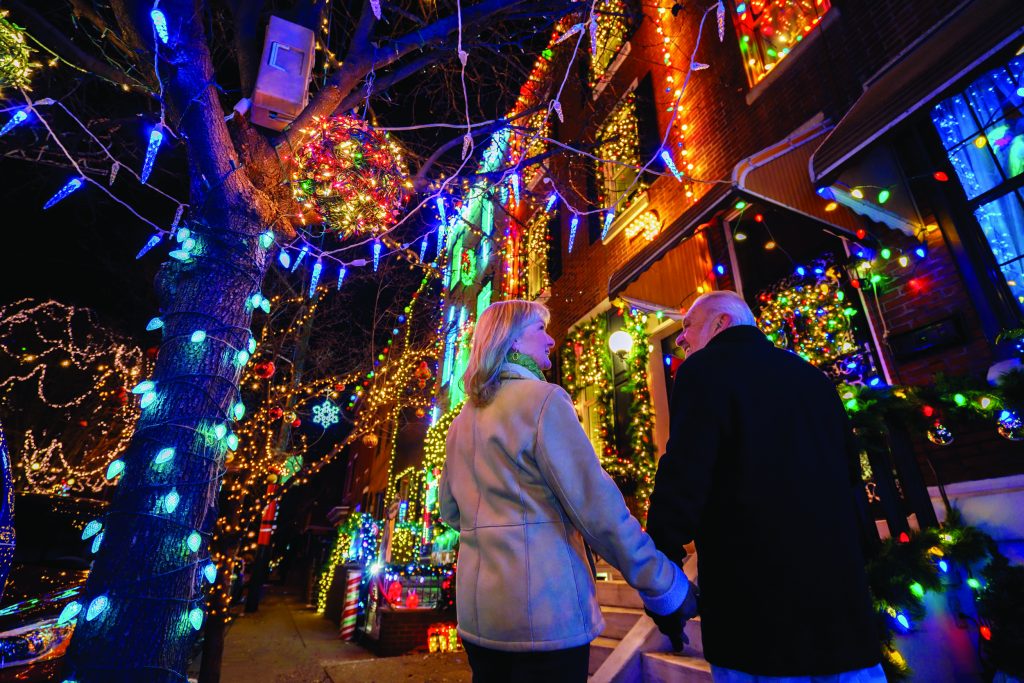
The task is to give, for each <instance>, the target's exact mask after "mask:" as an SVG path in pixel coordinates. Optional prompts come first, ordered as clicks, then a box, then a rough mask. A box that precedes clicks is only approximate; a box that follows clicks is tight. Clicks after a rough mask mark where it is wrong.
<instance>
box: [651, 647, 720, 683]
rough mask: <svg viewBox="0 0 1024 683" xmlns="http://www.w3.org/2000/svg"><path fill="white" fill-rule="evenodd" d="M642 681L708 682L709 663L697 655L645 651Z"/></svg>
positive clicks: (667, 682)
mask: <svg viewBox="0 0 1024 683" xmlns="http://www.w3.org/2000/svg"><path fill="white" fill-rule="evenodd" d="M641 661H642V662H643V675H644V678H643V680H644V683H710V681H711V665H710V664H708V663H707V662H706V661H704V660H703V659H700V658H698V657H687V656H685V655H677V654H673V653H669V652H645V653H644V654H643V655H642V656H641Z"/></svg>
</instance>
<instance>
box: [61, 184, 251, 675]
mask: <svg viewBox="0 0 1024 683" xmlns="http://www.w3.org/2000/svg"><path fill="white" fill-rule="evenodd" d="M194 177H195V176H194ZM204 189H205V188H204ZM242 194H244V193H241V192H230V193H228V192H227V191H226V189H225V186H224V185H221V186H219V187H218V186H215V187H214V189H212V190H206V191H205V193H204V192H197V191H195V188H194V189H193V193H192V196H193V200H196V199H198V200H199V201H194V202H193V204H192V206H194V207H203V208H202V210H201V211H199V212H198V214H197V216H196V219H197V220H195V222H194V224H191V225H190V226H189V228H190V229H191V230H192V238H193V239H195V240H196V246H195V248H194V249H193V254H194V258H191V259H190V260H189V261H188V262H184V263H179V262H177V261H171V262H168V263H167V264H165V266H164V267H163V268H162V269H161V273H160V275H159V276H158V280H157V288H158V291H159V293H160V297H161V302H162V306H161V316H160V317H161V319H162V320H163V323H164V324H163V329H162V334H163V339H162V343H161V346H160V354H159V357H158V360H157V363H156V368H155V370H154V373H153V377H152V378H151V379H152V381H153V382H154V384H155V387H154V388H153V391H154V392H155V396H156V397H155V400H154V401H153V402H152V404H150V405H148V407H146V408H144V409H143V410H142V414H141V416H140V418H139V421H138V424H137V426H136V431H135V434H134V436H133V437H132V440H131V442H130V444H129V447H128V449H127V451H126V452H125V454H124V456H123V458H122V459H123V461H124V464H125V467H124V471H123V473H122V474H121V475H120V478H121V480H120V482H119V483H118V487H117V490H116V492H115V495H114V499H113V502H112V503H111V506H110V509H109V512H108V514H107V516H106V517H105V519H104V520H102V521H103V524H104V527H103V534H104V537H103V542H102V547H101V548H100V550H99V552H98V555H97V557H96V561H95V563H94V565H93V569H92V572H91V573H90V575H89V580H88V583H87V584H86V586H85V590H84V592H83V594H82V596H81V598H80V599H79V602H80V604H81V605H82V611H81V612H80V613H79V614H78V616H77V617H76V621H77V625H76V628H75V635H74V638H73V639H72V642H71V645H70V648H69V650H68V655H67V658H66V662H65V678H68V679H72V680H75V681H77V682H78V683H99V682H101V681H102V682H103V683H119V682H121V681H132V682H135V681H146V682H147V683H163V682H165V681H168V682H169V681H175V682H179V681H184V680H185V677H184V675H183V672H184V670H185V668H186V666H187V664H188V661H189V657H190V655H191V654H192V648H193V645H194V643H195V638H196V636H197V629H196V627H195V625H196V624H199V625H200V627H201V625H202V623H203V622H205V614H206V607H205V601H206V592H207V590H208V589H209V584H208V582H207V580H206V579H205V578H204V571H203V570H204V568H206V566H207V565H208V564H209V554H208V551H207V547H208V545H209V540H210V536H211V532H212V531H213V528H214V525H215V523H216V518H217V501H218V493H219V490H220V485H221V477H222V476H223V474H224V467H225V466H224V456H225V453H226V450H227V443H228V441H229V439H228V438H223V437H222V438H218V436H217V433H216V431H215V430H217V429H219V428H220V426H221V425H223V426H224V427H226V428H227V434H229V435H230V434H231V431H232V424H233V423H232V417H231V411H232V406H233V405H234V404H235V403H236V402H237V401H238V400H239V393H238V381H239V377H240V374H241V368H242V365H243V364H244V363H240V362H239V359H238V352H239V351H242V350H244V349H247V347H248V345H249V341H250V339H251V335H250V332H249V325H250V319H251V313H252V307H251V306H250V305H249V303H248V300H249V298H250V297H251V296H252V295H253V294H254V293H256V292H258V291H259V290H260V285H261V283H262V281H263V276H264V274H265V271H266V266H267V253H266V252H265V251H264V250H262V249H261V248H260V247H259V234H260V232H261V231H262V230H264V229H266V228H265V226H266V225H267V224H268V222H267V221H264V220H261V217H260V216H259V215H258V213H257V209H256V207H255V205H254V203H253V202H251V201H247V200H245V199H242V198H241V197H240V195H242ZM199 330H202V331H204V332H205V338H202V337H203V335H201V334H200V335H196V334H195V333H196V332H197V331H199ZM166 448H173V449H174V453H173V457H172V458H171V459H170V460H168V461H167V462H164V463H162V464H158V463H156V462H155V461H154V457H155V456H156V455H157V454H158V453H159V452H161V451H162V450H163V449H166ZM175 496H177V504H176V505H175V504H174V503H175V501H174V497H175ZM193 532H197V533H199V534H200V535H201V542H200V543H199V546H198V551H193V550H192V549H191V548H190V547H189V536H190V534H192V533H193ZM192 542H193V544H194V543H195V540H193V541H192ZM219 573H223V571H220V572H219ZM101 597H105V598H106V599H107V601H108V602H107V606H106V608H105V609H102V610H100V609H98V607H99V606H100V605H101V604H102V601H100V602H97V600H98V599H99V598H101ZM90 605H92V606H93V609H91V610H90ZM195 610H199V611H195ZM218 616H220V609H219V608H218ZM90 617H91V618H90Z"/></svg>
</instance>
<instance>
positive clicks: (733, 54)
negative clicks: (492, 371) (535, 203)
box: [549, 0, 959, 339]
mask: <svg viewBox="0 0 1024 683" xmlns="http://www.w3.org/2000/svg"><path fill="white" fill-rule="evenodd" d="M958 4H959V0H938V1H934V0H933V1H926V0H911V1H909V2H906V1H905V2H898V1H896V0H883V1H879V0H847V1H843V0H834V1H833V8H834V9H833V10H832V12H833V14H834V16H831V17H829V18H828V20H827V21H826V22H825V23H826V25H825V28H824V29H823V31H822V33H821V35H819V36H817V37H815V38H814V40H811V41H809V42H807V43H806V44H804V45H801V46H800V47H799V49H798V50H797V51H796V52H794V54H793V55H792V56H791V57H789V58H788V59H789V63H787V62H786V61H784V62H782V64H784V65H785V68H784V69H783V70H782V71H781V72H780V73H778V74H773V75H772V76H770V77H769V80H770V83H769V84H768V85H766V86H763V89H762V91H761V93H760V95H759V96H758V97H757V98H756V99H755V100H754V101H753V102H752V103H751V104H748V103H747V101H746V96H747V92H748V91H749V87H748V85H747V80H746V75H745V74H744V71H743V66H742V63H741V62H740V52H739V49H738V47H737V39H736V36H735V33H734V31H733V28H732V24H731V22H728V21H727V26H726V37H725V40H724V42H722V43H719V42H718V37H717V35H715V27H714V17H713V16H712V17H711V18H710V20H709V22H708V23H707V24H706V25H705V28H704V31H705V32H704V36H703V39H702V40H701V44H700V49H699V50H698V53H697V60H698V61H700V62H704V63H707V64H710V68H708V69H705V70H702V71H697V72H694V74H693V76H692V78H691V81H690V83H689V85H688V86H687V90H686V92H685V93H684V95H683V100H682V106H683V110H682V112H681V113H680V117H681V120H682V121H683V122H684V123H685V124H686V126H687V132H686V146H687V148H688V149H689V150H690V153H691V159H692V160H693V162H694V164H695V169H694V170H693V174H694V176H696V177H698V178H702V179H706V180H717V179H727V178H729V177H730V174H731V171H732V168H733V166H734V165H735V164H736V163H737V162H738V161H740V160H741V159H743V158H745V157H747V156H749V155H751V154H753V153H755V152H757V151H759V150H761V149H763V148H764V147H767V146H768V145H770V144H772V143H774V142H777V141H778V140H780V139H782V138H784V137H785V136H786V135H788V134H789V133H790V132H792V131H793V130H794V129H795V128H796V127H798V126H799V125H801V124H802V123H804V122H806V121H808V120H809V119H811V118H812V117H813V116H815V115H816V114H817V113H819V112H824V113H825V115H826V116H829V117H831V118H832V119H833V120H834V121H837V120H838V119H839V118H840V117H841V115H842V113H843V112H844V111H845V110H846V108H847V107H848V106H849V105H850V104H851V103H852V102H853V101H854V100H855V99H856V98H857V96H859V94H860V93H861V85H860V84H861V82H862V80H864V79H866V78H868V77H869V76H870V75H871V74H873V73H874V72H876V71H877V70H878V69H879V68H880V67H882V66H883V65H885V64H886V63H887V62H889V61H890V60H891V59H892V58H893V57H895V56H896V55H897V54H898V53H899V52H900V51H901V50H903V49H904V48H906V47H907V46H908V45H909V44H910V43H911V42H912V41H913V40H914V39H915V38H917V37H918V36H920V35H921V34H922V33H923V32H924V31H925V30H927V28H928V27H930V26H932V25H933V24H934V23H935V22H936V21H938V20H939V19H940V18H941V17H942V16H944V15H946V14H947V13H948V12H949V11H950V10H951V9H952V8H954V7H956V6H957V5H958ZM642 7H643V12H644V15H645V17H644V20H643V21H642V22H641V24H640V26H639V28H638V29H637V31H636V32H635V33H634V35H633V36H632V38H631V39H630V44H631V51H630V54H629V56H628V57H627V58H626V60H625V62H624V63H623V64H622V66H621V67H620V68H619V70H618V71H617V72H616V74H615V76H614V77H613V79H612V81H611V83H610V84H609V86H608V87H607V88H606V89H605V91H604V92H603V93H602V94H601V96H600V97H599V98H598V100H597V102H594V101H592V99H591V97H590V95H589V92H588V91H587V90H586V86H585V84H583V85H581V84H580V83H579V82H578V81H576V80H575V79H572V78H571V79H570V82H569V84H568V86H567V88H566V90H565V92H564V94H563V96H562V98H561V99H562V104H563V108H564V110H565V113H566V116H565V119H566V120H565V123H564V124H562V125H561V126H559V137H560V138H561V139H562V140H566V141H574V140H583V141H587V140H592V139H593V135H594V131H595V130H596V128H597V126H598V125H599V124H600V122H601V121H602V120H603V117H604V116H605V115H606V114H607V112H608V111H610V110H611V108H612V107H613V106H614V103H615V102H616V101H617V100H618V98H619V97H621V95H622V93H623V92H625V90H626V89H627V88H628V87H629V85H630V84H631V83H632V82H633V81H634V80H635V79H639V78H642V77H643V76H644V75H645V74H646V73H647V72H648V71H652V72H653V76H654V89H655V93H656V98H657V101H658V104H659V106H658V111H659V132H660V133H663V132H664V130H665V128H666V127H667V126H668V123H669V117H670V113H669V112H667V111H665V109H666V107H665V106H663V105H665V104H667V103H668V102H669V101H670V99H671V93H666V92H665V86H666V75H667V74H668V73H669V71H668V70H667V69H665V68H663V67H662V66H661V63H662V55H661V49H660V42H661V38H660V36H658V35H657V33H656V30H655V29H656V24H655V21H654V19H653V17H654V13H655V12H656V9H655V6H654V5H653V4H643V5H642ZM702 11H703V6H696V5H692V3H687V4H686V9H684V10H683V11H682V12H680V13H679V15H678V16H676V17H671V15H670V14H668V13H665V14H664V15H663V16H664V17H665V18H664V27H665V35H666V36H668V37H669V39H670V41H671V45H672V49H671V52H670V55H671V61H672V64H673V66H674V67H676V68H675V70H674V71H673V72H672V73H674V74H675V77H676V81H677V84H678V83H680V82H681V80H682V77H683V76H685V68H686V67H687V65H688V64H689V54H690V52H691V51H692V49H693V46H694V44H695V40H696V36H697V28H698V24H699V21H700V13H701V12H702ZM670 143H671V139H670ZM583 164H584V162H582V161H580V160H571V161H566V160H564V159H560V160H559V163H556V164H554V165H555V167H556V168H557V169H558V170H557V171H556V174H557V175H560V176H561V178H562V180H563V183H568V184H569V185H571V186H572V187H574V188H583V186H584V181H583V177H584V176H583V172H584V170H583ZM658 170H661V169H660V166H659V169H658ZM707 187H709V186H708V185H702V184H699V183H698V184H697V185H696V187H695V191H694V196H693V197H691V198H687V197H686V194H685V192H683V191H681V185H680V184H679V183H678V182H677V181H676V180H675V179H674V178H671V177H663V178H659V179H658V180H657V182H655V183H654V185H653V186H652V187H651V188H650V200H651V202H650V205H651V208H652V209H654V210H655V211H657V212H658V214H659V216H660V217H661V219H662V224H663V226H667V225H669V224H671V223H672V222H673V221H674V220H675V219H676V218H677V217H678V216H679V215H680V214H682V212H683V211H685V209H686V208H688V207H689V206H691V205H692V203H693V201H695V200H696V198H697V197H699V196H700V195H701V194H702V193H703V192H704V191H705V190H706V188H707ZM580 194H581V195H582V192H580ZM569 220H570V217H569V216H568V215H567V212H565V211H563V212H561V229H562V233H563V239H562V242H563V263H564V273H563V275H562V277H561V278H559V279H558V280H557V281H555V282H554V283H553V284H552V298H551V300H550V302H549V305H550V306H551V308H552V313H553V317H552V324H551V330H552V332H553V334H554V335H555V337H556V339H560V338H561V337H562V336H563V335H564V333H565V330H566V329H567V328H568V327H569V326H570V325H572V324H573V323H574V322H576V321H577V320H579V319H580V318H581V317H582V316H584V315H585V314H586V313H587V312H588V311H589V310H591V309H592V308H593V307H594V306H595V305H597V304H598V303H599V302H600V301H602V300H603V299H604V298H605V297H606V296H607V286H608V279H609V278H610V277H611V275H612V274H613V273H614V272H615V271H616V270H617V269H618V268H619V267H621V266H622V264H624V263H625V262H626V261H627V260H628V259H629V258H630V257H632V256H633V255H634V254H636V253H637V252H639V251H641V250H642V249H643V247H644V246H645V245H646V243H645V242H644V241H643V238H640V237H637V238H634V239H633V240H627V239H626V237H625V236H624V235H622V234H620V235H618V236H617V237H616V238H615V239H614V240H613V241H612V242H611V243H610V244H609V245H608V246H602V245H601V243H600V242H596V243H595V244H593V245H590V244H588V240H587V238H586V232H585V226H584V225H582V224H581V226H580V234H579V235H577V239H576V243H575V245H574V248H573V253H572V254H569V253H568V251H567V246H568V230H569Z"/></svg>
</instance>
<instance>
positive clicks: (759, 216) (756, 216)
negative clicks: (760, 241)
mask: <svg viewBox="0 0 1024 683" xmlns="http://www.w3.org/2000/svg"><path fill="white" fill-rule="evenodd" d="M754 220H755V221H756V222H758V223H763V222H764V214H760V213H755V214H754Z"/></svg>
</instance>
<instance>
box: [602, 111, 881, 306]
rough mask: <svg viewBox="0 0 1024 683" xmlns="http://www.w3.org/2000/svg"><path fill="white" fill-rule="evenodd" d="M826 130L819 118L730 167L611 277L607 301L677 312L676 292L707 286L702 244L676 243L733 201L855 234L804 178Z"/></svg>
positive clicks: (849, 221) (849, 215) (844, 212)
mask: <svg viewBox="0 0 1024 683" xmlns="http://www.w3.org/2000/svg"><path fill="white" fill-rule="evenodd" d="M828 131H829V127H828V125H827V124H826V123H825V122H824V121H822V120H821V119H817V120H814V121H811V122H809V123H808V124H807V125H804V126H801V127H800V128H799V129H798V130H797V131H795V132H794V133H793V134H792V135H790V136H789V137H787V138H786V139H784V140H781V141H779V142H777V143H775V144H773V145H771V146H769V147H766V148H765V149H763V150H761V151H760V152H758V153H757V154H754V155H752V156H749V157H747V158H746V159H744V160H742V161H741V162H739V163H738V164H736V167H735V168H734V169H733V173H732V182H731V183H721V184H718V185H715V186H714V187H713V188H712V189H711V190H710V191H708V193H707V194H705V195H704V196H703V197H701V198H700V199H699V200H698V201H697V203H696V204H694V205H693V206H691V207H690V208H689V209H687V210H686V211H685V212H683V214H682V215H681V216H680V217H679V218H678V219H677V220H676V221H675V222H674V223H672V225H670V226H669V227H668V228H666V229H665V230H664V231H663V232H662V233H661V234H660V235H658V236H657V237H656V238H655V239H654V241H653V242H651V244H649V245H648V246H647V248H645V249H644V250H643V251H641V252H640V253H638V254H637V255H635V256H634V257H633V258H632V259H630V260H629V261H627V262H626V264H625V265H624V266H623V267H622V268H620V269H619V270H618V271H616V272H615V273H614V274H613V275H612V277H611V279H610V280H609V282H608V298H609V299H615V298H616V297H618V296H620V295H626V296H633V297H636V298H638V299H644V300H647V301H652V302H656V303H658V304H661V305H663V306H665V307H666V308H670V309H671V308H675V307H677V302H678V301H679V294H680V293H681V292H682V294H683V296H686V294H687V293H692V292H693V287H695V286H696V284H701V283H704V284H705V285H708V284H709V283H707V282H705V280H706V278H707V274H708V273H710V271H711V263H710V261H708V257H707V256H706V252H707V249H706V247H704V244H705V243H704V242H703V241H701V242H700V244H699V245H697V244H688V245H685V246H681V245H680V243H681V242H683V240H685V239H686V238H687V237H689V236H690V235H692V234H693V233H694V231H696V230H697V229H698V228H699V227H700V226H702V225H705V224H707V223H709V222H711V221H712V220H714V218H715V217H716V216H718V215H720V214H722V213H725V212H726V211H729V210H732V201H731V200H732V199H734V198H739V197H743V198H746V199H755V200H761V201H764V202H766V203H769V204H774V205H775V206H779V207H782V208H784V209H786V210H787V211H793V212H795V213H798V214H801V215H803V216H806V217H808V218H812V219H814V220H816V221H818V222H820V223H823V224H824V225H826V226H829V227H832V228H835V229H836V230H837V231H839V232H842V233H848V234H852V233H854V232H856V231H857V229H858V228H859V227H861V225H860V223H859V222H858V219H857V217H856V216H854V215H853V212H851V211H850V209H848V208H847V207H845V206H842V205H840V206H837V207H836V208H835V209H834V210H832V211H826V210H825V207H826V206H827V205H828V202H826V201H824V200H823V199H822V198H821V197H820V196H818V195H817V194H816V193H815V192H814V188H813V186H812V185H811V181H810V178H809V177H808V174H807V167H808V163H809V161H810V158H811V153H812V152H813V151H814V149H815V146H816V144H817V143H818V142H819V141H820V140H821V139H822V138H823V137H824V136H825V135H826V134H827V133H828ZM700 254H704V256H700ZM704 261H708V263H706V264H705V263H704ZM695 278H696V279H695ZM695 283H696V284H695ZM684 289H685V290H686V291H685V292H683V291H682V290H684Z"/></svg>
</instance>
